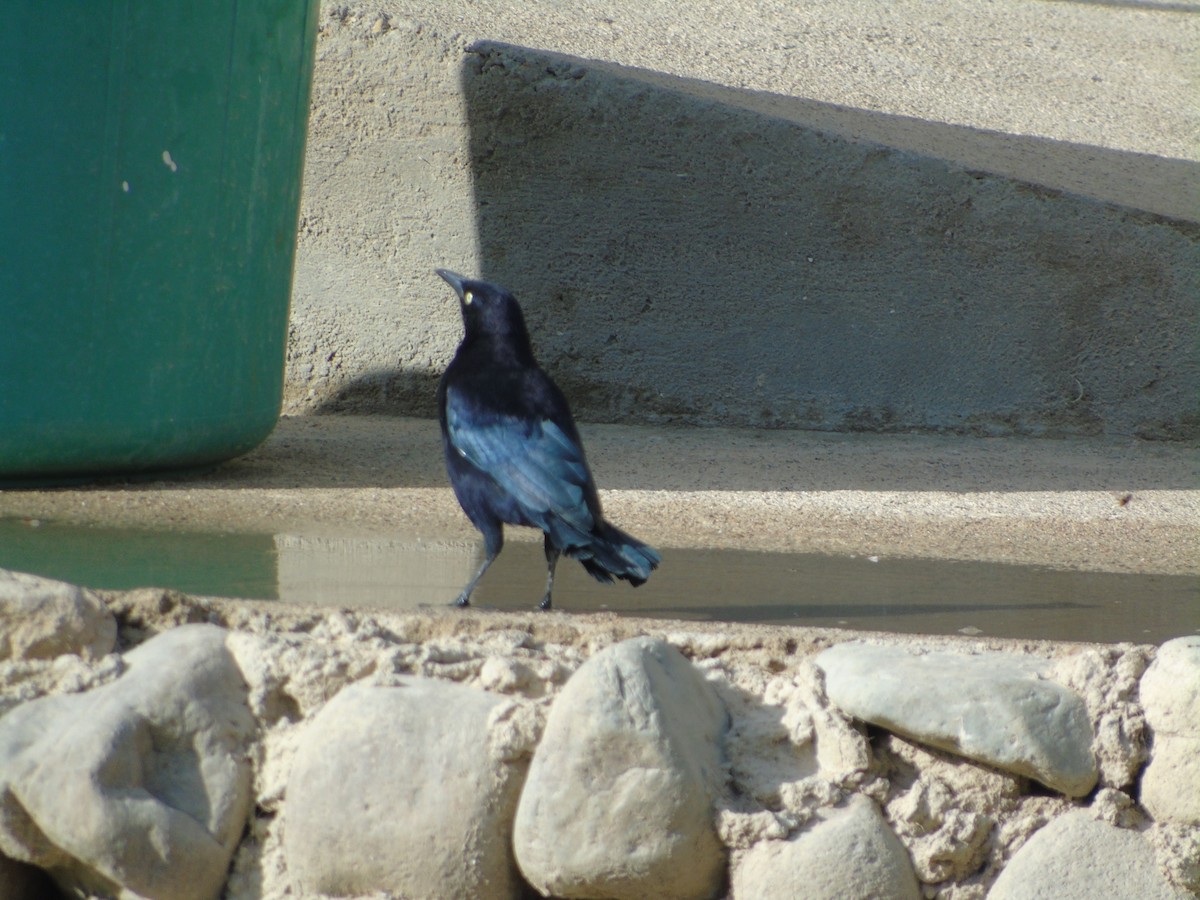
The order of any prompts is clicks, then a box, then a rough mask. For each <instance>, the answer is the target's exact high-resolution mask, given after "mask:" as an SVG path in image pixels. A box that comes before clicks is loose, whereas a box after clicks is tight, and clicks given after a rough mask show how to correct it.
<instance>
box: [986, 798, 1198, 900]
mask: <svg viewBox="0 0 1200 900" xmlns="http://www.w3.org/2000/svg"><path fill="white" fill-rule="evenodd" d="M987 896H988V900H1130V898H1133V897H1136V898H1138V900H1185V898H1186V897H1187V896H1188V895H1187V894H1185V893H1184V892H1182V891H1179V890H1176V889H1175V888H1173V887H1171V885H1170V884H1169V883H1168V882H1167V880H1166V879H1165V878H1164V877H1163V874H1162V872H1160V871H1159V869H1158V865H1157V863H1156V862H1155V857H1154V850H1153V848H1151V846H1150V845H1149V843H1147V842H1146V841H1145V840H1144V839H1143V838H1142V836H1141V835H1139V834H1138V833H1137V832H1136V831H1130V830H1128V829H1125V828H1117V827H1115V826H1113V825H1109V824H1108V823H1106V822H1100V821H1097V820H1096V819H1094V818H1092V816H1091V815H1090V814H1089V813H1087V812H1086V811H1084V810H1075V811H1072V812H1069V813H1066V814H1065V815H1061V816H1059V817H1058V818H1057V819H1055V820H1054V821H1053V822H1051V823H1050V824H1049V825H1046V826H1045V827H1044V828H1042V829H1040V830H1039V831H1038V832H1037V833H1036V834H1034V836H1033V837H1031V838H1030V839H1029V840H1028V841H1027V842H1026V843H1025V846H1023V847H1022V848H1021V849H1020V850H1018V851H1017V854H1016V855H1015V856H1014V857H1013V858H1012V859H1011V860H1009V863H1008V865H1007V866H1005V868H1004V871H1003V872H1001V873H1000V877H999V878H997V879H996V883H995V884H993V885H992V889H991V890H990V891H989V892H988V895H987Z"/></svg>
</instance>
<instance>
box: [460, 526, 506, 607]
mask: <svg viewBox="0 0 1200 900" xmlns="http://www.w3.org/2000/svg"><path fill="white" fill-rule="evenodd" d="M483 547H484V559H483V565H481V566H480V567H479V571H478V572H476V573H475V577H474V578H472V579H471V580H470V581H468V582H467V586H466V587H465V588H463V589H462V593H461V594H459V595H458V599H456V600H455V601H454V603H453V604H452V605H453V606H470V605H471V592H472V591H473V590H475V585H477V584H478V583H479V579H480V578H482V577H483V573H484V572H486V571H487V570H488V566H490V565H491V564H492V563H493V562H495V561H496V557H497V556H499V555H500V550H501V549H502V548H503V547H504V532H503V531H501V530H500V529H499V528H497V529H496V530H495V531H494V532H491V533H487V532H485V533H484V535H483Z"/></svg>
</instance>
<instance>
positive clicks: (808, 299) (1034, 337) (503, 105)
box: [325, 43, 1200, 438]
mask: <svg viewBox="0 0 1200 900" xmlns="http://www.w3.org/2000/svg"><path fill="white" fill-rule="evenodd" d="M462 86H463V93H464V97H465V101H466V104H467V110H468V116H469V121H470V129H471V166H472V171H473V176H474V184H475V195H476V202H477V209H478V233H479V242H480V247H481V253H482V267H481V268H482V271H481V272H480V273H479V274H481V275H482V276H483V277H486V278H489V279H491V280H494V281H497V282H499V283H501V284H504V285H505V286H507V287H509V288H510V289H512V290H513V291H514V292H515V293H516V294H517V296H518V297H519V298H520V299H521V300H522V304H523V306H524V308H525V310H526V315H527V318H528V320H529V324H530V328H531V331H532V332H533V334H534V340H535V344H536V347H537V349H538V353H539V357H540V359H541V361H542V363H543V365H545V366H546V367H547V369H549V370H550V371H551V372H552V373H553V374H554V376H555V377H556V378H557V379H558V380H559V382H560V383H561V384H562V386H563V388H564V389H565V390H566V392H567V393H568V395H569V396H570V397H571V398H572V401H573V404H574V407H575V409H576V413H577V415H578V417H579V418H580V419H583V420H592V421H625V422H644V423H667V422H675V423H694V424H717V423H719V424H732V425H746V426H758V427H764V426H765V427H798V428H808V429H821V430H857V431H861V430H868V431H910V430H919V431H946V432H952V433H966V434H1035V435H1041V434H1079V435H1088V434H1100V433H1109V434H1132V435H1139V436H1143V437H1149V438H1195V437H1200V360H1198V359H1197V354H1196V353H1195V347H1196V345H1197V335H1198V333H1200V328H1198V318H1200V314H1198V310H1197V304H1196V303H1195V298H1196V297H1197V296H1200V226H1198V225H1197V224H1196V223H1194V222H1189V221H1186V220H1182V219H1171V218H1168V217H1165V216H1162V215H1158V214H1155V213H1152V212H1146V211H1144V210H1141V211H1139V210H1132V209H1128V208H1121V207H1118V206H1115V205H1113V203H1111V202H1109V203H1105V202H1099V201H1098V200H1096V199H1087V198H1084V197H1081V196H1077V195H1076V194H1073V193H1067V192H1065V191H1064V190H1059V189H1057V188H1056V187H1043V186H1035V184H1034V183H1031V182H1034V181H1036V180H1037V178H1035V177H1034V176H1035V175H1038V176H1040V177H1041V183H1042V184H1051V185H1057V187H1060V188H1061V187H1065V188H1068V189H1069V190H1071V191H1074V192H1077V193H1079V192H1085V191H1086V192H1090V193H1091V194H1092V195H1093V197H1099V198H1101V199H1102V200H1108V201H1113V200H1117V199H1121V200H1124V201H1125V202H1128V200H1129V199H1130V198H1129V197H1127V196H1123V195H1122V196H1118V195H1120V193H1121V191H1122V190H1123V188H1120V185H1121V184H1124V183H1127V182H1128V181H1129V180H1130V178H1131V177H1132V178H1133V179H1134V181H1135V182H1137V181H1138V180H1139V179H1140V180H1141V183H1145V184H1149V183H1151V182H1154V183H1159V182H1161V183H1164V184H1168V185H1169V184H1171V183H1175V182H1176V181H1179V182H1181V183H1187V182H1188V181H1189V180H1190V181H1191V182H1195V181H1196V180H1197V178H1196V175H1197V168H1198V167H1197V166H1195V165H1194V164H1192V163H1187V162H1181V161H1172V160H1161V159H1157V158H1155V157H1146V156H1139V155H1137V154H1127V153H1119V152H1115V151H1107V150H1103V149H1098V148H1095V147H1084V146H1075V145H1070V144H1063V143H1056V142H1052V141H1047V140H1044V139H1033V138H1022V137H1016V136H1012V135H999V134H987V133H982V132H976V131H972V130H970V129H965V128H961V127H957V126H948V125H942V124H937V123H930V122H924V121H918V120H909V119H901V118H898V117H894V116H884V115H881V114H877V113H871V112H865V111H861V110H853V109H845V108H839V107H832V106H828V105H824V104H818V103H814V102H812V101H805V100H796V99H792V98H786V97H778V96H773V95H765V94H761V93H753V92H746V91H739V90H733V89H727V88H722V87H719V86H714V85H711V84H704V83H698V82H692V81H686V80H683V79H678V78H674V77H669V76H664V75H660V74H657V73H652V72H644V71H638V70H630V69H623V68H620V67H616V66H613V65H611V64H604V63H596V62H593V61H583V60H578V59H572V58H568V57H563V56H557V55H551V54H547V53H544V52H543V51H534V50H529V49H527V48H516V47H510V46H507V45H502V44H494V43H484V44H480V45H477V46H476V47H475V48H474V49H473V53H472V54H471V55H469V56H468V58H467V60H466V61H465V63H464V68H463V73H462ZM880 142H889V143H890V146H884V145H883V144H882V143H880ZM897 147H899V148H901V149H897ZM939 157H940V158H939ZM947 160H951V161H947ZM984 167H988V168H989V171H987V172H985V171H982V169H983V168H984ZM1006 169H1007V170H1008V171H1007V172H1006V174H1007V175H1010V176H1011V175H1018V174H1021V172H1022V171H1024V172H1026V173H1027V174H1025V175H1024V176H1023V177H1024V178H1025V179H1026V180H1024V181H1015V180H1012V179H1011V178H1010V177H1002V176H1000V175H996V174H992V173H993V172H995V171H1001V172H1005V170H1006ZM1131 173H1132V174H1131ZM1164 179H1165V181H1164ZM1064 182H1067V183H1064ZM1159 194H1160V195H1161V196H1164V197H1165V196H1170V195H1172V194H1175V200H1176V201H1179V198H1180V195H1179V194H1178V193H1177V192H1174V191H1171V190H1161V191H1159ZM436 379H437V373H375V374H372V375H370V376H367V377H365V378H362V379H359V381H358V382H356V383H355V384H352V385H350V386H349V387H348V388H347V389H346V390H345V391H344V392H343V394H342V395H341V397H340V398H334V399H333V400H332V401H330V402H329V403H327V404H326V405H325V409H326V410H330V409H337V408H338V407H339V405H340V404H343V403H345V401H346V398H347V397H356V398H357V399H358V400H359V401H361V399H363V398H364V394H365V395H366V396H375V397H378V398H382V399H384V400H385V402H386V403H387V405H389V406H391V405H392V401H391V400H388V399H387V398H395V397H399V398H400V401H401V402H400V403H398V404H397V406H393V407H392V408H402V409H403V410H404V412H406V413H417V414H422V415H424V414H430V413H432V408H433V407H432V399H433V387H434V385H435V384H436ZM372 392H373V394H372ZM348 405H359V406H361V402H358V403H352V404H348Z"/></svg>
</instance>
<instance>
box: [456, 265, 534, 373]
mask: <svg viewBox="0 0 1200 900" xmlns="http://www.w3.org/2000/svg"><path fill="white" fill-rule="evenodd" d="M436 271H437V273H438V275H440V276H442V278H443V279H444V280H445V281H446V283H447V284H449V285H450V287H452V288H454V293H456V294H458V304H459V308H460V309H461V310H462V317H463V328H464V330H465V331H466V336H465V338H464V339H465V340H475V339H482V340H491V341H495V342H497V343H499V344H502V345H506V346H508V347H510V348H511V349H512V350H513V351H514V352H516V353H518V354H521V353H525V352H527V353H529V354H530V355H532V351H531V350H530V349H529V332H528V331H527V330H526V328H525V317H524V316H523V315H522V314H521V307H520V306H519V305H518V304H517V298H516V297H514V296H513V295H512V294H510V293H509V292H508V291H506V290H505V289H504V288H502V287H498V286H496V285H494V284H490V283H489V282H486V281H475V280H473V279H470V278H464V277H463V276H462V275H458V274H457V273H455V272H451V271H450V270H448V269H437V270H436Z"/></svg>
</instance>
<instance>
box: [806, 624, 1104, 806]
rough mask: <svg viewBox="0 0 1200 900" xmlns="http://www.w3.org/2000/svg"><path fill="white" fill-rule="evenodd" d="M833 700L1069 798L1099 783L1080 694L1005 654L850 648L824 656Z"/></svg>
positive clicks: (1039, 663) (1042, 666) (1037, 666)
mask: <svg viewBox="0 0 1200 900" xmlns="http://www.w3.org/2000/svg"><path fill="white" fill-rule="evenodd" d="M816 663H817V665H818V666H820V667H821V669H823V670H824V671H825V690H826V692H827V694H828V696H829V700H830V701H831V702H832V703H833V704H835V705H836V706H838V707H839V708H840V709H842V710H843V711H845V712H846V713H847V714H849V715H851V716H853V717H855V718H857V719H861V720H863V721H866V722H871V723H873V724H875V725H879V726H881V727H883V728H887V729H888V730H890V731H894V732H896V733H897V734H902V735H905V736H907V737H910V738H912V739H914V740H918V741H922V742H924V743H926V744H930V745H931V746H934V747H940V748H941V749H943V750H948V751H950V752H953V753H958V754H960V755H962V756H966V757H968V758H970V759H975V760H979V761H980V762H984V763H987V764H989V765H992V766H996V767H997V768H1000V769H1005V770H1007V771H1010V772H1015V773H1016V774H1018V775H1024V776H1027V777H1029V778H1033V779H1035V780H1037V781H1040V782H1041V783H1042V784H1044V785H1046V786H1047V787H1050V788H1053V789H1054V790H1056V791H1061V792H1062V793H1064V794H1066V795H1067V796H1070V797H1079V796H1082V795H1084V794H1086V793H1087V792H1088V791H1090V790H1091V789H1092V787H1093V786H1094V785H1095V784H1096V778H1097V767H1096V760H1095V756H1094V755H1093V753H1092V738H1093V735H1092V727H1091V723H1090V720H1089V718H1088V713H1087V708H1086V707H1085V705H1084V703H1083V701H1082V700H1081V699H1080V698H1079V696H1078V695H1076V694H1074V693H1072V692H1071V691H1069V690H1067V689H1066V688H1064V687H1062V686H1061V685H1057V684H1054V683H1052V682H1050V681H1046V680H1045V679H1044V678H1043V677H1041V673H1042V672H1043V671H1045V670H1046V669H1047V668H1048V666H1049V662H1048V661H1046V660H1038V659H1034V658H1031V657H1022V656H1015V655H1010V654H1004V653H981V654H979V655H977V656H965V655H959V654H953V653H927V654H924V655H918V654H915V653H912V652H909V651H907V650H904V649H903V648H900V647H891V646H873V645H869V644H857V643H847V644H838V645H836V646H834V647H830V648H829V649H828V650H825V651H824V652H823V653H821V654H820V655H818V656H817V659H816Z"/></svg>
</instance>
